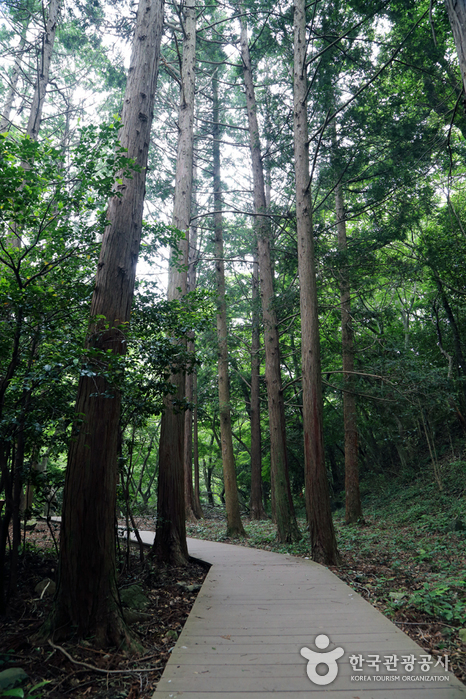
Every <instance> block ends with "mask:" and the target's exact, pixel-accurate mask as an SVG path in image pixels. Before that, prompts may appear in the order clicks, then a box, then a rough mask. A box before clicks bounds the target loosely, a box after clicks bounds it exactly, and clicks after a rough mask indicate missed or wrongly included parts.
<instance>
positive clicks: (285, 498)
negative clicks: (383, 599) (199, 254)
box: [241, 17, 300, 543]
mask: <svg viewBox="0 0 466 699" xmlns="http://www.w3.org/2000/svg"><path fill="white" fill-rule="evenodd" d="M241 58H242V62H243V77H244V86H245V89H246V104H247V111H248V124H249V141H250V149H251V159H252V177H253V188H254V213H255V215H256V233H257V248H258V257H259V271H260V292H261V299H262V316H263V321H264V345H265V379H266V382H267V399H268V407H269V429H270V458H271V485H272V491H273V497H272V502H273V503H274V513H275V517H276V522H277V537H278V540H279V541H280V542H282V543H285V542H291V541H295V540H297V539H298V538H299V536H300V533H299V529H298V525H297V524H296V518H295V513H294V507H293V501H292V499H291V491H290V482H289V477H288V464H287V454H286V433H285V423H284V415H285V414H284V404H283V391H282V382H281V372H280V347H279V336H278V324H277V314H276V311H275V308H274V306H273V301H274V290H273V269H272V261H271V255H270V236H271V230H270V223H269V219H268V218H267V216H266V212H267V205H266V199H265V187H264V170H263V167H262V156H261V147H260V137H259V126H258V123H257V108H256V96H255V91H254V82H253V78H252V70H251V59H250V55H249V46H248V37H247V27H246V23H245V21H244V18H243V17H241Z"/></svg>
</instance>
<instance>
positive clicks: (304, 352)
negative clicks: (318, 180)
mask: <svg viewBox="0 0 466 699" xmlns="http://www.w3.org/2000/svg"><path fill="white" fill-rule="evenodd" d="M305 12H306V10H305V2H304V0H295V3H294V111H293V125H294V157H295V176H296V221H297V236H298V274H299V286H300V294H299V296H300V312H301V368H302V386H303V430H304V469H305V471H304V482H305V491H306V513H307V520H308V525H309V533H310V537H311V550H312V558H313V559H314V560H315V561H318V562H319V563H324V564H327V565H336V564H338V562H339V554H338V549H337V544H336V539H335V532H334V528H333V521H332V513H331V510H330V497H329V489H328V481H327V472H326V469H325V453H324V440H323V425H322V422H323V404H322V377H321V367H320V338H319V316H318V303H317V285H316V272H315V259H314V240H313V228H312V204H311V194H310V181H309V135H308V123H307V72H306V70H307V69H306V47H307V41H306V14H305Z"/></svg>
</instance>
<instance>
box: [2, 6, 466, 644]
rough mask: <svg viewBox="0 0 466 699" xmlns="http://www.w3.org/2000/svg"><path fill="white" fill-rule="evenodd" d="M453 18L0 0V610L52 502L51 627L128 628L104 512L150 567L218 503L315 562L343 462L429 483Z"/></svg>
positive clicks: (439, 389) (434, 445) (458, 207)
mask: <svg viewBox="0 0 466 699" xmlns="http://www.w3.org/2000/svg"><path fill="white" fill-rule="evenodd" d="M462 13H464V3H453V2H450V1H449V0H446V2H445V3H444V2H442V1H441V0H437V1H432V0H417V1H416V2H414V0H392V1H390V0H388V1H386V2H375V1H372V0H371V1H370V2H361V1H360V0H317V1H316V2H313V3H310V4H307V5H306V4H305V3H304V2H303V1H302V0H295V2H294V3H291V2H283V1H282V0H279V2H275V3H270V2H264V1H262V2H261V1H260V0H254V1H253V0H242V2H219V1H217V0H215V2H213V3H210V4H203V3H201V2H200V1H199V0H183V2H181V3H179V4H178V3H176V2H174V3H170V2H168V0H167V2H166V4H165V6H164V4H163V0H157V2H155V1H154V0H152V1H151V2H148V1H146V0H139V3H137V2H131V1H130V0H111V1H110V0H79V2H71V0H12V1H11V2H7V3H1V4H0V48H1V51H0V55H1V59H0V71H1V80H0V220H1V229H0V270H1V273H0V328H1V330H0V499H1V502H2V510H1V521H0V612H4V611H5V610H6V608H7V606H8V603H9V600H10V599H11V596H12V594H14V590H15V585H16V581H17V568H18V556H19V555H20V551H21V520H22V519H23V520H24V519H25V518H27V517H28V516H29V514H30V512H31V510H32V509H33V508H36V509H37V508H38V507H43V506H44V505H46V506H48V505H50V504H51V502H52V499H53V500H54V507H55V512H56V514H61V506H63V517H62V531H61V544H60V575H61V578H60V584H59V589H58V595H57V600H56V605H55V612H54V615H53V618H51V619H50V620H49V622H48V625H47V629H46V630H50V629H51V628H58V627H59V628H60V629H61V630H62V632H64V631H65V630H66V628H68V627H70V626H73V627H77V628H78V631H79V633H82V634H89V633H92V634H95V637H96V640H97V641H98V642H99V643H100V644H101V645H106V644H109V643H116V642H120V641H121V639H124V640H125V641H126V642H127V643H128V644H129V645H131V643H132V639H131V636H130V634H129V633H128V631H127V629H126V628H125V624H124V622H123V620H122V619H121V618H120V615H119V612H118V602H117V592H116V585H115V567H116V560H115V526H114V522H115V517H116V515H117V511H118V513H120V512H125V513H126V517H127V522H128V524H129V525H130V520H131V518H132V517H133V515H134V513H135V512H148V511H153V512H157V535H156V540H155V544H154V548H153V551H152V555H154V556H155V557H156V558H157V560H158V561H160V562H165V563H170V564H172V563H176V564H180V563H181V564H183V563H186V561H187V559H188V551H187V546H186V531H185V516H187V517H189V518H191V519H193V518H200V517H202V516H203V509H204V510H206V508H207V510H209V509H210V508H212V507H213V506H217V505H218V506H222V507H223V506H224V507H225V508H226V515H227V527H228V534H229V535H230V536H233V537H234V536H236V537H240V536H244V535H245V532H244V529H243V525H242V521H241V516H244V515H246V516H251V517H252V518H263V517H271V518H272V519H273V521H274V522H275V523H276V525H277V537H278V540H279V541H281V542H292V541H296V540H298V539H300V538H302V537H306V538H308V539H309V552H310V554H309V555H310V556H311V557H312V558H314V560H317V561H319V562H323V563H326V564H336V565H337V564H338V562H339V551H338V542H337V541H336V538H335V533H334V529H333V524H332V514H331V510H332V507H333V508H334V507H337V506H340V505H343V506H346V522H347V523H348V524H350V523H353V524H354V523H357V522H360V521H362V520H363V517H364V503H363V498H362V496H361V494H362V492H363V489H362V487H361V484H363V483H364V481H367V479H368V478H376V477H378V476H385V477H387V478H390V477H391V475H393V474H399V473H400V472H404V473H406V474H409V473H411V474H413V475H414V474H418V473H420V472H422V471H425V472H426V477H429V478H432V479H433V480H434V481H435V482H436V484H437V486H438V488H439V490H440V491H441V490H442V488H443V479H442V468H441V456H442V454H443V453H444V451H446V450H447V449H449V448H450V447H451V446H452V445H453V444H455V443H456V442H458V441H460V440H462V439H463V440H464V436H465V431H466V382H465V379H466V365H465V360H464V354H465V352H466V348H465V341H466V338H465V332H464V317H465V314H466V291H465V286H464V281H463V264H464V261H463V253H464V254H465V255H466V196H465V190H464V186H463V178H464V175H463V171H464V169H465V166H464V162H465V156H466V149H465V140H464V139H465V136H466V116H465V115H466V96H465V91H464V90H465V87H464V85H466V82H465V80H466V79H465V70H466V59H465V55H466V36H465V34H464V32H465V26H466V24H465V18H464V17H463V15H462ZM136 266H137V274H136ZM167 289H168V295H167ZM63 485H64V488H63ZM46 509H48V510H50V508H49V507H47V508H46ZM302 519H304V520H305V521H304V522H303V523H302V524H299V521H300V520H302ZM11 527H12V536H9V531H10V529H11ZM302 529H303V530H302ZM96 531H98V532H99V535H98V536H94V535H93V533H94V532H96Z"/></svg>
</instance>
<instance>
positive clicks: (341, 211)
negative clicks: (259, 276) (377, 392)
mask: <svg viewBox="0 0 466 699" xmlns="http://www.w3.org/2000/svg"><path fill="white" fill-rule="evenodd" d="M335 140H336V139H335ZM335 207H336V219H337V231H338V250H339V252H340V253H341V266H340V269H339V274H340V284H339V286H340V310H341V347H342V359H343V383H344V390H343V423H344V431H345V505H346V512H345V521H346V523H347V524H352V523H354V522H357V521H358V520H359V519H360V518H361V517H362V508H361V496H360V493H359V467H358V424H357V411H356V396H355V393H354V388H353V387H354V340H353V324H352V318H351V286H350V280H349V269H348V262H347V259H346V258H347V254H348V241H347V237H346V217H345V206H344V201H343V188H342V186H341V182H340V181H338V182H337V184H336V187H335Z"/></svg>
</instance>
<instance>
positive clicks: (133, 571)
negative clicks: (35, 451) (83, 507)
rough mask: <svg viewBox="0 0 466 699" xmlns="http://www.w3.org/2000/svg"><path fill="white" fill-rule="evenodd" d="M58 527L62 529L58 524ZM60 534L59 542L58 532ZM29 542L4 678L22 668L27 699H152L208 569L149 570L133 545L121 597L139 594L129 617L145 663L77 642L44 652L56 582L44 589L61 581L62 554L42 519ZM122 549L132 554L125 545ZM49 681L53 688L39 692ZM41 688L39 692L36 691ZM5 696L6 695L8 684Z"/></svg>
mask: <svg viewBox="0 0 466 699" xmlns="http://www.w3.org/2000/svg"><path fill="white" fill-rule="evenodd" d="M121 524H122V525H123V523H121ZM123 526H124V525H123ZM137 526H138V527H140V528H141V529H145V528H146V529H152V530H153V529H154V519H152V518H149V519H138V520H137ZM52 527H53V528H56V529H58V525H52ZM54 535H55V537H57V536H58V531H56V532H54ZM26 541H27V545H26V552H25V555H24V556H23V558H22V560H21V570H20V581H19V586H18V594H17V595H16V597H15V598H14V600H13V603H12V605H11V609H10V613H9V615H8V617H7V619H6V620H5V621H4V622H3V623H2V626H1V633H0V676H1V671H2V670H5V669H7V668H16V669H18V670H19V669H21V670H22V671H23V672H25V673H26V675H27V678H26V677H25V676H24V675H22V677H23V681H22V682H21V686H16V688H15V691H17V692H18V693H17V694H16V695H15V696H20V697H21V696H22V697H25V698H26V699H33V698H34V699H39V698H44V699H45V698H46V697H47V698H48V699H67V698H68V697H69V698H70V699H77V698H79V699H81V697H86V698H89V699H150V697H152V695H153V693H154V691H155V688H156V685H157V682H158V680H159V679H160V676H161V674H162V672H163V669H164V667H165V665H166V663H167V661H168V658H169V657H170V652H171V650H172V648H173V647H174V645H175V643H176V639H177V638H178V636H179V634H180V632H181V629H182V628H183V626H184V623H185V621H186V619H187V618H188V615H189V612H190V611H191V607H192V605H193V604H194V601H195V599H196V597H197V593H198V590H199V589H200V587H201V585H202V583H203V581H204V578H205V576H206V574H207V571H208V566H202V565H199V564H191V565H189V566H188V567H187V568H168V567H157V566H156V565H155V564H154V563H153V562H150V561H148V560H147V559H146V561H145V564H144V566H142V565H141V563H140V560H139V551H138V550H137V549H136V548H134V547H131V550H130V556H129V561H128V558H127V555H126V552H125V551H122V552H121V559H122V560H123V561H124V564H123V565H122V566H121V568H122V569H121V572H120V575H119V581H118V583H119V589H120V595H121V597H122V600H123V597H124V591H128V590H130V591H132V592H133V594H132V595H131V598H130V600H129V601H128V604H129V605H130V608H129V609H125V614H131V617H130V621H131V630H132V631H133V632H135V633H136V635H137V638H138V640H139V642H140V643H141V644H142V646H143V647H144V653H143V654H142V655H141V656H140V657H131V656H129V655H128V654H127V653H125V652H124V651H123V650H122V649H117V648H115V649H111V650H109V651H101V650H96V649H95V648H93V647H92V645H91V643H89V642H86V641H79V642H78V641H77V640H73V639H70V640H69V641H67V642H65V643H62V644H61V645H60V646H59V645H55V644H54V646H53V647H52V646H51V645H48V644H47V645H45V646H44V645H39V644H37V643H35V642H34V634H35V633H36V632H37V631H38V630H39V628H40V626H41V625H42V623H43V621H44V620H45V619H46V618H47V616H48V614H49V612H50V609H51V605H52V599H53V593H54V589H55V588H54V583H53V584H50V585H49V587H48V588H47V589H46V590H45V592H44V593H42V592H41V587H43V586H44V585H46V583H47V581H55V580H56V572H57V555H56V552H55V548H54V544H53V539H52V535H51V532H50V531H49V528H48V527H47V524H46V523H45V522H43V521H40V520H39V521H38V522H37V524H36V525H35V526H34V529H33V530H30V531H28V532H27V533H26ZM120 546H121V547H123V548H124V545H123V544H120ZM128 563H129V565H128ZM37 586H39V587H37ZM141 592H142V593H143V596H141V594H140V593H141ZM125 599H126V597H125ZM123 604H125V602H124V601H123ZM148 668H150V671H149V670H148ZM107 671H110V673H108V672H107ZM115 671H116V672H115ZM123 671H125V672H123ZM112 672H113V674H111V673H112ZM44 681H45V682H46V684H44V685H43V686H42V687H39V686H38V685H39V684H40V683H41V682H44ZM19 684H20V682H19V680H18V685H19ZM34 687H37V689H36V690H35V691H33V688H34ZM23 688H24V689H23ZM21 690H22V691H23V694H21V693H20V692H21ZM2 696H5V695H4V694H2V688H1V684H0V697H2Z"/></svg>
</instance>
